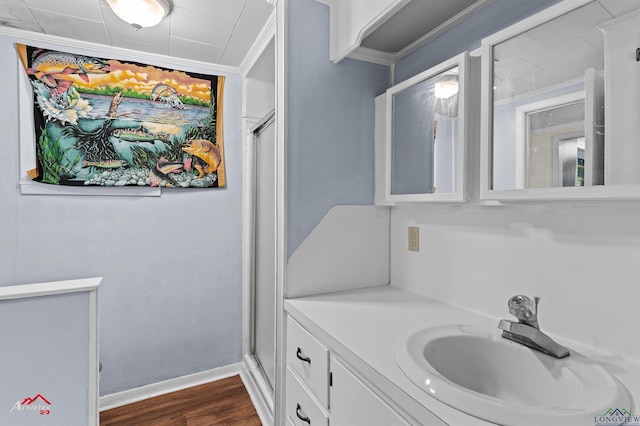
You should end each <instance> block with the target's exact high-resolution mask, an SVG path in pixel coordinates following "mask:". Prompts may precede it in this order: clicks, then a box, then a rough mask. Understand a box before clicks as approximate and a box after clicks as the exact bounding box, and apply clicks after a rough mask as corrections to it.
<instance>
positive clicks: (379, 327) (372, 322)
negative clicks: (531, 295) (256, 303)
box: [285, 286, 640, 426]
mask: <svg viewBox="0 0 640 426" xmlns="http://www.w3.org/2000/svg"><path fill="white" fill-rule="evenodd" d="M285 309H286V311H287V329H286V342H287V343H286V355H285V357H286V364H287V372H286V389H287V390H286V417H287V421H288V422H289V424H292V425H301V426H303V425H307V424H311V425H318V424H320V425H331V426H335V425H360V424H362V425H364V424H367V425H407V424H409V425H438V426H439V425H472V426H473V425H489V424H496V423H494V422H489V421H485V420H482V419H480V418H478V417H475V416H472V415H470V414H467V413H465V411H469V410H468V408H470V407H464V406H458V407H455V408H454V407H452V406H450V405H447V404H445V403H443V402H441V401H440V400H438V399H437V398H436V397H435V395H432V394H429V392H428V391H427V390H425V389H422V388H421V387H420V386H418V385H417V384H416V383H414V381H412V380H411V379H410V378H409V377H408V376H407V374H405V372H403V370H402V369H401V368H400V366H399V363H398V351H399V350H402V346H403V342H404V341H405V340H406V339H407V337H408V336H410V335H412V334H414V333H415V332H417V331H419V330H422V329H425V328H430V327H437V326H442V325H449V324H469V325H473V326H479V327H489V328H496V329H497V323H498V319H497V318H491V317H488V316H484V315H480V314H478V313H473V312H470V311H466V310H463V309H460V308H457V307H454V306H451V305H447V304H444V303H441V302H439V301H436V300H433V299H429V298H426V297H422V296H418V295H415V294H412V293H408V292H406V291H403V290H400V289H397V288H394V287H393V286H381V287H372V288H368V289H361V290H355V291H347V292H340V293H332V294H328V295H319V296H310V297H303V298H298V299H289V300H287V301H286V302H285ZM505 311H506V309H505ZM509 345H516V346H515V347H519V346H518V344H517V343H509ZM568 346H569V347H570V349H571V350H572V351H576V352H575V354H576V355H573V356H574V357H579V356H580V355H578V354H579V353H584V354H585V355H588V357H589V358H590V359H591V360H594V361H595V362H597V363H599V365H600V364H602V365H606V366H608V367H609V368H608V370H611V366H612V365H613V364H614V363H615V367H614V369H615V374H616V377H617V379H619V380H621V381H622V382H624V383H629V384H635V383H639V380H638V375H639V374H640V373H639V369H638V366H637V365H634V364H632V363H630V364H625V361H621V360H620V359H619V357H612V356H611V355H610V354H606V353H598V352H597V351H594V350H593V349H591V350H590V349H588V348H584V347H580V346H579V345H577V344H573V343H571V344H568ZM541 356H542V358H541V361H542V363H543V365H544V366H545V368H547V367H548V366H549V365H548V364H546V363H545V361H546V360H547V358H544V357H548V355H544V354H542V355H541ZM568 358H571V357H568ZM548 359H551V358H550V357H549V358H548ZM598 368H599V367H598ZM427 383H428V382H427ZM434 387H435V386H434ZM629 390H630V391H631V393H632V394H634V393H635V394H637V392H638V390H637V389H629ZM433 392H437V390H435V389H434V390H433ZM624 393H625V395H624V397H625V398H626V399H627V400H628V394H626V390H624ZM600 401H601V400H600ZM598 403H599V401H598V400H597V399H596V400H594V401H592V404H593V406H591V407H589V409H591V411H593V413H598V414H601V413H599V411H602V412H603V413H604V412H605V411H606V410H607V409H608V408H612V407H608V406H605V407H604V408H602V410H600V408H599V407H597V405H598ZM603 403H604V404H605V405H606V404H607V402H603ZM619 408H620V409H622V408H624V407H619ZM532 409H533V410H534V411H535V410H536V407H532ZM625 409H626V410H628V411H630V412H633V410H634V407H632V406H628V407H626V408H625ZM521 412H522V415H521V416H520V417H518V416H517V415H514V416H513V417H511V419H512V420H510V421H511V423H510V422H505V423H504V424H512V425H518V426H522V425H535V424H536V421H537V420H535V419H532V418H531V416H527V412H526V410H524V409H523V410H522V411H521ZM593 413H589V414H585V415H584V416H581V417H580V416H578V417H574V418H571V417H569V418H568V417H562V415H560V416H559V417H558V418H557V420H555V421H553V420H551V421H550V422H549V423H546V424H558V425H562V426H566V425H571V424H590V423H592V422H593V421H594V419H593V415H592V414H593ZM565 414H566V413H565ZM307 419H308V420H310V423H309V422H307V421H306V420H307Z"/></svg>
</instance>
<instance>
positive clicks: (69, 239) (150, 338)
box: [0, 36, 242, 395]
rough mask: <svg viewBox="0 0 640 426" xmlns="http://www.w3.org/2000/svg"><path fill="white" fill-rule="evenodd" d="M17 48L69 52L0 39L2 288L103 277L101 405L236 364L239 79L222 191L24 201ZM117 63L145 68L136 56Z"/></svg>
mask: <svg viewBox="0 0 640 426" xmlns="http://www.w3.org/2000/svg"><path fill="white" fill-rule="evenodd" d="M16 41H17V42H21V43H26V44H33V45H35V46H40V47H45V48H58V49H60V50H69V48H62V47H59V46H56V45H54V44H51V43H43V42H37V43H30V40H16V39H15V38H13V37H10V36H0V57H2V58H3V65H2V67H0V78H1V79H2V81H3V83H4V85H3V90H2V96H0V117H1V122H0V140H2V163H3V166H2V167H0V236H1V237H2V239H1V240H0V285H14V284H23V283H29V282H41V281H53V280H65V279H72V278H82V277H87V276H103V277H104V280H103V282H102V285H101V289H100V306H99V312H100V352H101V353H100V359H101V361H102V364H103V370H102V375H101V383H100V385H101V390H100V392H101V394H102V395H105V394H110V393H113V392H117V391H121V390H127V389H132V388H135V387H139V386H143V385H146V384H150V383H155V382H158V381H162V380H165V379H170V378H175V377H180V376H183V375H187V374H191V373H195V372H199V371H203V370H208V369H213V368H216V367H219V366H223V365H228V364H231V363H235V362H238V361H239V360H240V358H241V339H242V327H241V318H242V316H241V300H242V297H241V294H242V283H241V277H242V268H241V243H242V240H241V220H242V200H241V191H242V170H241V162H242V151H241V137H242V129H241V114H242V105H241V98H242V79H241V76H240V75H238V74H228V73H227V74H225V75H226V82H225V97H224V132H225V160H226V165H227V167H226V175H227V184H228V185H227V187H226V188H224V189H222V188H221V189H207V190H198V189H194V190H174V191H171V190H167V191H164V192H163V195H162V197H160V198H155V197H143V198H139V197H117V196H114V197H106V196H94V197H82V196H57V195H51V196H40V195H22V194H20V190H19V185H18V181H19V171H18V165H19V135H18V124H19V120H20V117H19V114H18V93H17V78H18V74H17V73H18V72H24V70H22V69H21V68H20V67H19V65H18V57H17V54H16V52H15V48H14V46H13V43H14V42H16ZM77 53H83V54H92V55H94V56H98V57H103V55H102V54H96V53H94V52H91V51H78V52H77ZM118 58H119V59H125V60H127V59H128V60H139V59H137V58H139V56H138V55H135V53H134V52H132V53H131V54H130V55H128V57H121V56H119V57H118ZM158 62H159V63H155V64H154V65H159V66H163V63H164V61H162V58H161V57H159V59H158ZM174 65H175V64H174ZM164 66H168V65H164ZM168 67H170V68H176V67H175V66H168ZM185 71H196V72H204V71H203V70H202V69H198V70H194V69H188V68H185ZM5 343H6V342H0V345H2V344H5Z"/></svg>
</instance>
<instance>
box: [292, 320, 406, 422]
mask: <svg viewBox="0 0 640 426" xmlns="http://www.w3.org/2000/svg"><path fill="white" fill-rule="evenodd" d="M286 347H287V354H286V362H287V373H286V395H285V412H286V418H287V422H288V424H291V425H295V426H308V425H312V426H316V425H322V426H356V425H367V426H376V425H380V426H407V425H410V424H411V423H409V422H407V421H406V420H405V419H404V418H403V417H402V416H401V415H400V414H398V413H397V412H396V411H394V410H393V409H392V408H391V407H390V406H389V404H388V403H387V402H385V400H384V397H383V396H381V395H378V394H377V393H376V392H375V391H374V390H373V389H370V388H369V387H367V386H366V385H365V383H363V382H362V381H361V380H360V379H359V378H358V377H357V375H356V374H355V373H354V372H352V371H350V370H349V369H348V368H347V367H346V366H345V363H344V362H342V361H341V360H340V359H339V358H338V357H337V356H336V355H335V354H333V353H330V351H329V349H328V348H327V347H326V346H325V345H324V344H323V343H322V342H321V341H319V340H318V339H316V338H315V337H314V336H312V335H311V333H309V332H308V331H307V330H305V329H304V328H303V327H302V326H301V325H300V324H299V323H298V322H297V321H295V320H294V319H293V318H291V317H287V344H286Z"/></svg>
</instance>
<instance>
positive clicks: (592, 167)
mask: <svg viewBox="0 0 640 426" xmlns="http://www.w3.org/2000/svg"><path fill="white" fill-rule="evenodd" d="M613 1H614V2H615V0H613ZM601 3H602V2H601V1H594V2H590V3H587V4H585V5H584V6H581V7H579V8H577V9H574V10H572V11H570V12H568V13H565V14H563V15H561V16H559V17H556V18H555V19H552V20H550V21H548V22H545V23H544V24H542V25H538V26H536V27H533V28H531V29H529V30H528V31H526V32H523V33H521V34H518V35H516V36H514V37H511V38H509V39H507V40H504V41H502V42H500V43H497V44H495V45H494V46H493V50H492V53H493V135H492V136H493V139H492V162H493V173H492V186H491V189H494V190H495V189H524V188H548V187H566V186H592V185H602V184H604V164H605V163H604V143H605V136H604V84H603V79H604V68H605V67H604V58H605V55H604V44H605V43H604V34H603V32H602V31H601V30H600V29H599V28H598V24H600V23H602V22H605V21H608V20H611V19H612V18H613V16H612V14H611V12H610V11H609V10H608V9H607V8H606V7H604V6H603V4H601ZM570 141H571V142H570ZM578 146H580V147H581V148H578Z"/></svg>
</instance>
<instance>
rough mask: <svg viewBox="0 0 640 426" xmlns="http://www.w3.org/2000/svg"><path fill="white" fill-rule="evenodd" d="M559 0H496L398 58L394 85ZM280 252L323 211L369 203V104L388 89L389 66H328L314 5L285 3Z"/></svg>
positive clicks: (323, 19) (310, 0) (323, 18)
mask: <svg viewBox="0 0 640 426" xmlns="http://www.w3.org/2000/svg"><path fill="white" fill-rule="evenodd" d="M558 1H559V0H536V1H531V0H497V1H496V2H495V3H494V4H492V5H491V6H489V7H487V8H486V9H484V10H482V11H481V12H480V13H479V14H477V15H476V16H474V17H472V18H471V19H469V20H467V21H466V22H463V23H462V24H460V25H458V26H456V27H454V28H453V29H451V30H450V31H448V32H447V33H445V34H443V35H442V36H440V37H439V38H437V39H436V40H434V41H433V42H431V43H429V44H428V45H426V46H424V47H423V48H421V49H419V50H418V51H416V52H414V53H412V54H411V55H409V56H406V57H405V58H402V59H401V60H399V61H398V62H397V64H396V68H395V77H394V78H395V83H399V82H401V81H403V80H405V79H407V78H409V77H411V76H413V75H415V74H418V73H420V72H421V71H424V70H426V69H428V68H430V67H432V66H434V65H437V64H438V63H440V62H442V61H444V60H446V59H449V58H450V57H452V56H455V55H456V54H458V53H460V52H462V51H464V50H472V49H475V48H477V47H479V46H480V41H481V39H482V38H483V37H486V36H487V35H490V34H492V33H494V32H496V31H498V30H500V29H502V28H505V27H507V26H509V25H511V24H513V23H515V22H517V21H519V20H521V19H522V18H524V17H526V16H529V15H531V14H533V13H535V12H538V11H540V10H542V9H544V8H546V7H548V6H550V5H552V4H554V3H557V2H558ZM288 12H289V20H288V31H289V33H288V35H289V40H288V46H287V48H288V69H287V72H288V73H289V74H288V81H287V84H288V87H287V90H288V98H287V101H288V122H287V123H288V125H287V131H288V146H287V155H288V162H287V167H288V179H287V185H288V197H289V201H288V212H287V213H288V224H289V225H288V241H287V243H288V251H289V254H291V253H292V252H293V251H294V250H295V249H296V248H297V247H298V245H299V244H300V243H301V242H302V241H303V240H304V239H305V238H306V236H307V235H308V234H309V232H311V230H312V229H313V228H314V227H315V226H316V224H317V223H318V222H319V221H320V220H321V219H322V217H323V216H324V215H325V214H326V212H327V211H329V209H330V208H331V207H332V206H334V205H339V204H373V193H374V168H373V164H374V133H373V130H374V102H373V99H374V97H375V96H377V95H379V94H381V93H383V92H384V91H385V90H386V89H387V88H388V87H389V85H390V84H389V69H388V68H387V67H384V66H380V65H374V64H370V63H366V62H361V61H355V60H351V59H345V60H344V61H342V62H340V63H339V64H337V65H336V64H333V63H331V62H330V61H329V9H328V7H327V6H325V5H323V4H320V3H318V2H315V1H314V0H292V1H290V2H289V10H288Z"/></svg>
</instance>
